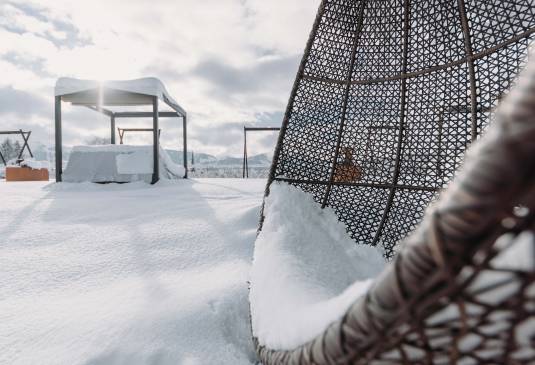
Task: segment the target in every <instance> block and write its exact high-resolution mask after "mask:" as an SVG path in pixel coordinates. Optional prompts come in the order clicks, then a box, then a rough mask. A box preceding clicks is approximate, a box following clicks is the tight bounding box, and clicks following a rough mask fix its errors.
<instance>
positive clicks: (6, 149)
mask: <svg viewBox="0 0 535 365" xmlns="http://www.w3.org/2000/svg"><path fill="white" fill-rule="evenodd" d="M18 147H19V149H18V151H20V144H19V146H18ZM0 150H1V151H2V155H3V156H4V158H5V160H6V161H9V160H11V159H14V158H16V157H17V155H18V151H17V150H16V149H15V145H14V144H13V142H12V141H11V139H10V138H6V139H4V141H3V142H2V144H0Z"/></svg>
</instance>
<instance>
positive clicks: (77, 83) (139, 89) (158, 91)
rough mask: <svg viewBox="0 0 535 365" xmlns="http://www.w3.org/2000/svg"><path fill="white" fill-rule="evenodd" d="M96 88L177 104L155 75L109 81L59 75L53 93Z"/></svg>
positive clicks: (59, 93)
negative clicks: (142, 95) (145, 96)
mask: <svg viewBox="0 0 535 365" xmlns="http://www.w3.org/2000/svg"><path fill="white" fill-rule="evenodd" d="M98 88H109V89H115V90H121V91H128V92H132V93H137V94H145V95H152V96H156V97H158V98H159V99H161V100H164V98H167V100H168V101H169V102H171V103H172V104H174V105H178V103H177V102H176V101H175V100H174V99H173V98H172V97H171V95H169V93H168V92H167V89H166V88H165V86H164V84H163V83H162V82H161V81H160V80H159V79H157V78H155V77H145V78H141V79H135V80H109V81H95V80H81V79H75V78H71V77H61V78H59V79H58V81H56V87H55V89H54V93H55V95H56V96H60V95H67V94H73V93H78V92H81V91H87V90H94V89H98Z"/></svg>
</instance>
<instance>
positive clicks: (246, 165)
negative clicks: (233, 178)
mask: <svg viewBox="0 0 535 365" xmlns="http://www.w3.org/2000/svg"><path fill="white" fill-rule="evenodd" d="M262 131H263V132H265V131H280V127H246V126H243V166H242V177H243V178H244V179H245V178H249V161H248V157H249V156H248V155H247V132H262Z"/></svg>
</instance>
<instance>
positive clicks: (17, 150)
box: [12, 141, 22, 158]
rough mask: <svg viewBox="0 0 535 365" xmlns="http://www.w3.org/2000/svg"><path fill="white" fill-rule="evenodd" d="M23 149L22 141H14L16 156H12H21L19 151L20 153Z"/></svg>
mask: <svg viewBox="0 0 535 365" xmlns="http://www.w3.org/2000/svg"><path fill="white" fill-rule="evenodd" d="M21 149H22V146H21V144H20V142H19V141H15V143H13V154H14V156H13V157H12V158H17V157H19V153H20V150H21Z"/></svg>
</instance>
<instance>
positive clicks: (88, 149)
mask: <svg viewBox="0 0 535 365" xmlns="http://www.w3.org/2000/svg"><path fill="white" fill-rule="evenodd" d="M152 171H153V161H152V146H129V145H102V146H75V147H74V148H73V149H72V152H71V154H70V158H69V162H68V163H67V167H66V168H65V171H64V172H63V181H65V182H86V181H89V182H133V181H145V182H150V181H151V180H152ZM183 176H184V167H183V166H179V165H177V164H175V163H174V162H173V161H172V160H171V157H169V155H168V154H167V152H166V151H165V150H164V149H163V148H161V147H160V178H163V179H180V178H182V177H183Z"/></svg>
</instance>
